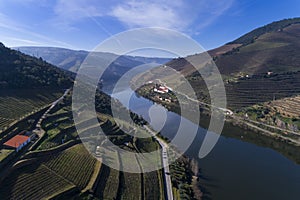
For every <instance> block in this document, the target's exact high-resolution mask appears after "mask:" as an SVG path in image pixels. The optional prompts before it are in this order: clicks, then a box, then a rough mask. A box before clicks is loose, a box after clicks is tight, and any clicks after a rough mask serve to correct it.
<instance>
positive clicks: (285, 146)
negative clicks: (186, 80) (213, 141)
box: [136, 86, 300, 164]
mask: <svg viewBox="0 0 300 200" xmlns="http://www.w3.org/2000/svg"><path fill="white" fill-rule="evenodd" d="M149 88H151V86H150V87H149V86H148V87H147V86H146V87H143V88H140V89H138V90H137V91H136V93H137V94H138V95H140V96H142V97H144V98H146V99H149V100H151V101H153V102H155V103H158V104H160V105H162V106H164V107H165V108H166V109H167V110H169V111H172V112H175V113H177V114H179V115H181V113H180V107H179V105H178V102H177V101H176V99H174V97H173V98H172V97H171V98H170V97H169V96H172V95H169V96H168V94H164V95H165V96H166V97H165V96H164V98H161V97H160V96H158V95H154V94H153V93H151V91H150V92H149ZM150 90H151V89H150ZM165 98H168V99H171V101H165V100H164V99H165ZM200 113H201V116H200V119H201V120H200V122H199V125H200V126H201V127H202V128H205V129H207V128H208V125H209V123H210V109H209V107H208V106H203V105H202V106H201V107H200ZM183 117H185V118H187V119H189V116H183ZM189 120H191V121H193V120H194V119H189ZM194 123H197V122H194ZM222 135H223V136H225V137H231V138H235V139H239V140H242V141H246V142H250V143H254V144H256V145H259V146H263V147H268V148H271V149H274V150H276V151H277V152H279V153H281V154H282V155H284V156H285V157H287V158H289V159H291V160H293V161H294V162H296V163H298V164H300V140H299V139H298V140H297V139H294V138H291V137H288V136H286V135H285V134H284V133H281V132H279V133H278V131H277V132H275V131H272V130H271V129H270V128H269V129H267V128H265V127H263V124H259V125H255V124H252V123H250V122H248V121H246V120H243V119H242V118H241V117H238V116H235V115H234V114H231V115H227V116H226V120H225V123H224V128H223V131H222Z"/></svg>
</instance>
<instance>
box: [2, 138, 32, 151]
mask: <svg viewBox="0 0 300 200" xmlns="http://www.w3.org/2000/svg"><path fill="white" fill-rule="evenodd" d="M30 141H31V138H30V137H28V136H25V135H16V136H15V137H13V138H11V139H10V140H8V141H7V142H5V143H4V145H5V146H7V147H9V148H14V149H16V151H17V152H18V151H20V150H21V149H22V148H23V147H24V146H25V145H27V144H28V143H29V142H30Z"/></svg>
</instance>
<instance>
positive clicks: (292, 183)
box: [112, 88, 300, 200]
mask: <svg viewBox="0 0 300 200" xmlns="http://www.w3.org/2000/svg"><path fill="white" fill-rule="evenodd" d="M132 92H133V91H132V90H131V89H130V88H126V89H125V90H123V91H122V92H118V93H115V94H113V95H112V96H113V97H114V98H117V99H119V100H120V101H121V103H123V104H124V105H126V104H125V101H124V100H125V99H126V96H128V95H130V94H131V93H132ZM151 106H153V102H151V101H149V100H147V99H145V98H143V97H139V96H137V95H136V94H135V93H134V95H131V98H130V103H129V106H127V107H128V108H129V109H131V110H132V111H133V112H135V113H137V114H139V115H141V116H143V117H144V118H145V119H146V120H147V121H148V122H149V123H150V125H151V126H152V127H153V128H154V129H160V127H163V128H162V130H161V134H162V135H164V136H166V137H168V138H172V137H173V136H174V134H175V133H176V131H177V128H178V124H179V122H180V120H187V119H184V118H182V117H181V116H179V115H177V114H176V113H173V112H170V111H166V110H165V108H164V107H162V106H160V105H157V106H156V108H158V109H161V111H162V110H163V111H166V112H164V113H166V122H165V123H164V124H162V122H163V121H164V120H163V119H162V120H161V119H160V118H163V117H164V116H163V115H161V114H159V115H157V116H155V117H156V119H157V120H153V121H152V122H150V117H149V112H148V110H149V108H150V107H151ZM189 123H190V124H189V125H190V126H197V127H198V125H196V124H193V123H192V122H189ZM198 128H199V129H198V133H197V136H196V138H195V140H194V142H193V143H192V145H191V146H190V148H189V149H188V150H187V151H186V152H185V155H187V156H189V157H191V158H195V159H197V161H198V162H199V167H200V171H201V173H200V184H201V186H202V187H204V189H205V196H206V197H207V198H208V199H217V200H219V199H220V200H223V199H226V200H227V199H230V200H235V199H238V200H241V199H242V200H247V199H249V200H250V199H251V200H258V199H263V200H265V199H272V200H274V199H280V200H282V199H289V200H290V199H295V200H298V199H300V165H298V164H296V163H294V162H293V161H291V160H289V159H288V158H286V157H284V156H283V155H281V154H280V153H278V152H276V151H274V150H272V149H270V148H266V147H261V146H258V145H256V144H252V143H248V142H245V141H242V140H239V139H234V138H229V137H224V136H221V137H220V139H219V141H218V143H217V145H216V146H215V148H214V149H213V151H212V152H210V154H209V155H208V156H207V157H205V158H203V159H199V158H198V151H199V148H200V146H201V144H202V140H203V138H204V136H205V133H206V130H205V129H203V128H201V127H198ZM227 131H231V129H229V130H228V129H227ZM232 131H243V130H242V129H236V128H235V129H232ZM253 134H255V133H253Z"/></svg>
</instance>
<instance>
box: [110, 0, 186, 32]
mask: <svg viewBox="0 0 300 200" xmlns="http://www.w3.org/2000/svg"><path fill="white" fill-rule="evenodd" d="M182 6H183V3H182V2H181V1H176V0H175V1H173V4H170V2H169V1H151V2H147V1H128V2H126V3H123V4H120V5H117V6H116V7H114V8H113V10H112V13H111V15H112V16H114V17H116V18H117V19H118V20H119V21H121V22H122V23H124V24H126V25H128V26H129V27H149V26H156V27H164V28H174V29H182V28H184V27H186V26H187V25H188V23H187V20H186V19H184V18H183V16H181V15H180V14H179V13H180V12H179V11H178V10H179V9H180V7H182Z"/></svg>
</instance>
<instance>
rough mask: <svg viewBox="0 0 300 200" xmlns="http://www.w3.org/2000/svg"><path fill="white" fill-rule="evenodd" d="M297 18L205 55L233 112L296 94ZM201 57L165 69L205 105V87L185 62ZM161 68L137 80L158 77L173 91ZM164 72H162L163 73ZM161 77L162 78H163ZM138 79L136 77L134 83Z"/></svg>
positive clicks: (299, 89) (172, 63)
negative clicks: (220, 79)
mask: <svg viewBox="0 0 300 200" xmlns="http://www.w3.org/2000/svg"><path fill="white" fill-rule="evenodd" d="M299 38H300V18H294V19H286V20H282V21H278V22H273V23H271V24H269V25H266V26H264V27H261V28H258V29H255V30H253V31H252V32H250V33H248V34H246V35H244V36H242V37H240V38H239V39H237V40H235V41H233V42H230V43H228V44H226V45H224V46H221V47H219V48H217V49H213V50H210V51H208V53H209V54H210V55H211V56H212V58H213V59H214V61H215V63H216V65H217V67H218V69H219V71H220V72H221V74H222V77H223V80H224V84H225V89H226V93H227V101H228V107H229V108H230V109H233V110H236V109H241V108H243V107H247V106H251V105H254V104H257V103H262V102H266V101H270V100H272V99H273V98H274V96H276V98H284V97H290V96H293V95H296V94H300V82H299V77H300V64H299V63H300V54H299V50H300V40H299ZM202 56H203V54H195V55H192V56H188V57H186V58H177V59H173V60H172V61H170V62H168V63H167V64H166V65H167V66H170V67H172V68H174V69H176V70H177V71H180V72H181V73H182V74H184V75H185V76H186V77H187V79H188V80H189V81H190V83H191V85H192V86H193V87H194V90H195V91H196V94H197V96H198V98H199V99H200V100H201V101H205V102H209V95H208V91H207V88H206V85H205V83H204V81H203V79H202V77H201V76H200V74H198V73H196V72H195V69H194V68H193V67H192V66H191V64H190V63H189V62H188V61H187V60H194V59H196V60H197V59H199V60H201V57H202ZM162 70H164V69H162V68H156V69H155V70H154V69H153V70H152V71H151V73H147V74H144V75H142V76H140V78H142V79H143V80H153V79H154V78H153V77H155V76H156V77H160V79H163V80H164V81H166V83H168V82H169V84H170V87H172V88H173V89H176V88H174V85H176V84H178V83H175V82H174V81H173V80H174V79H175V78H174V77H172V76H169V75H167V76H165V77H161V74H163V73H162ZM164 71H165V70H164ZM163 75H164V74H163ZM138 78H139V77H136V79H138ZM179 87H180V86H179Z"/></svg>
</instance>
